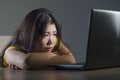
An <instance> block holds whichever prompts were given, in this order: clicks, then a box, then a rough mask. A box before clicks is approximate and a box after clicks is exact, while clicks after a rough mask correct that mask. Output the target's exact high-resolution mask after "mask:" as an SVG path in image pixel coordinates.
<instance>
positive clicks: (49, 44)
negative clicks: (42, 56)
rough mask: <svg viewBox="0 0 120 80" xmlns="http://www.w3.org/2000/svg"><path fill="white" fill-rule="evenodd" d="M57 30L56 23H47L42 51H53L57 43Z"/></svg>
mask: <svg viewBox="0 0 120 80" xmlns="http://www.w3.org/2000/svg"><path fill="white" fill-rule="evenodd" d="M56 35H57V30H56V26H55V24H50V23H49V24H47V27H46V31H45V34H44V36H43V38H42V40H41V44H40V49H41V51H42V52H52V50H53V48H54V47H55V45H56Z"/></svg>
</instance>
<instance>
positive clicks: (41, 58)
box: [5, 43, 76, 69]
mask: <svg viewBox="0 0 120 80" xmlns="http://www.w3.org/2000/svg"><path fill="white" fill-rule="evenodd" d="M57 53H58V54H55V53H52V52H51V53H50V52H44V53H37V52H35V53H29V54H25V53H23V52H20V51H17V50H14V49H11V50H8V51H7V52H6V53H5V57H6V62H7V63H8V64H11V65H15V66H17V67H19V68H21V69H40V68H42V67H45V66H47V65H50V64H73V63H75V62H76V61H75V59H74V57H73V55H72V53H71V52H70V50H69V49H68V48H67V47H65V46H64V45H63V43H61V47H59V49H58V51H57Z"/></svg>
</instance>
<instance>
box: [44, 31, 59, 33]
mask: <svg viewBox="0 0 120 80" xmlns="http://www.w3.org/2000/svg"><path fill="white" fill-rule="evenodd" d="M45 33H50V32H45ZM53 33H57V31H53Z"/></svg>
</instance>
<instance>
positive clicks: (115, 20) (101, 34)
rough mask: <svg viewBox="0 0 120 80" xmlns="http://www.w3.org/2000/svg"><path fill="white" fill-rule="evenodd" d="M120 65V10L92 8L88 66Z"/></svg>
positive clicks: (105, 66)
mask: <svg viewBox="0 0 120 80" xmlns="http://www.w3.org/2000/svg"><path fill="white" fill-rule="evenodd" d="M117 66H120V12H119V11H111V10H100V9H93V10H91V20H90V28H89V37H88V47H87V60H86V68H87V69H94V68H107V67H117Z"/></svg>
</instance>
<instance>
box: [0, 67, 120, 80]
mask: <svg viewBox="0 0 120 80" xmlns="http://www.w3.org/2000/svg"><path fill="white" fill-rule="evenodd" d="M0 80H120V68H109V69H100V70H90V71H77V70H75V71H73V70H72V71H69V70H67V71H65V70H64V71H63V70H62V71H60V70H59V71H56V70H53V71H24V70H9V69H6V68H2V69H1V70H0Z"/></svg>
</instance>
